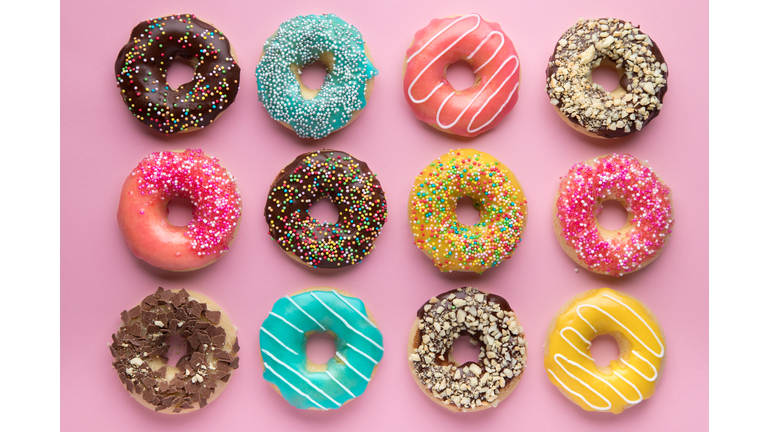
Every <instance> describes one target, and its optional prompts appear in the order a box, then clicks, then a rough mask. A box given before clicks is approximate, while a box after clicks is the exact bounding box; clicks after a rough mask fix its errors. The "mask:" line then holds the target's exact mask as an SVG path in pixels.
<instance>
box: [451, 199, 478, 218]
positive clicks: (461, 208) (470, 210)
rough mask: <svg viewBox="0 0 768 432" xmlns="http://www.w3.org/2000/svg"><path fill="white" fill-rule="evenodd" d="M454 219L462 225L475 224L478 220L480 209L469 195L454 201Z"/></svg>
mask: <svg viewBox="0 0 768 432" xmlns="http://www.w3.org/2000/svg"><path fill="white" fill-rule="evenodd" d="M456 219H457V220H458V221H459V223H461V224H463V225H475V224H476V223H478V222H480V209H479V208H478V206H477V205H476V204H475V201H474V200H472V198H470V197H466V196H465V197H463V198H461V199H459V200H458V201H456Z"/></svg>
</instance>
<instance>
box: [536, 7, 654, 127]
mask: <svg viewBox="0 0 768 432" xmlns="http://www.w3.org/2000/svg"><path fill="white" fill-rule="evenodd" d="M601 19H609V18H598V19H596V21H600V20H601ZM618 22H619V24H620V25H624V23H625V21H623V20H621V19H619V20H618ZM630 24H631V23H630ZM634 27H636V28H637V29H640V26H639V25H635V26H634ZM568 30H570V29H568ZM594 33H598V34H599V33H600V29H599V28H597V27H595V29H594V30H593V31H592V32H590V33H585V34H584V36H583V37H584V38H585V39H586V38H587V37H591V36H592V34H594ZM566 34H567V31H566V33H563V34H562V35H561V36H560V38H558V41H559V40H560V39H562V38H564V37H566ZM638 34H644V35H646V36H647V37H648V39H649V40H650V41H651V42H652V44H653V45H652V46H646V48H647V49H650V51H651V53H652V54H653V55H654V56H655V57H656V61H658V62H659V63H666V61H665V60H664V56H663V55H662V54H661V50H660V49H659V46H658V45H657V44H656V42H655V41H654V40H653V39H652V38H651V37H650V36H649V35H647V34H645V33H643V31H642V30H641V31H640V32H639V33H638ZM557 47H558V43H557V42H555V49H554V50H552V55H551V56H550V57H549V62H548V63H547V70H546V74H547V76H546V80H547V81H549V79H550V77H551V76H552V75H553V74H555V73H556V72H557V68H558V66H557V65H555V64H554V62H555V55H556V54H557ZM597 56H600V54H599V53H598V54H597ZM603 57H604V58H606V59H608V60H610V59H609V58H607V57H605V56H603ZM668 76H669V72H663V77H664V79H665V80H667V77H668ZM619 85H620V86H621V87H622V88H623V89H624V90H627V87H628V85H629V80H628V78H627V74H626V72H624V70H623V67H622V74H621V77H620V78H619ZM667 88H668V85H667V84H665V85H664V87H662V88H661V89H660V90H659V91H658V92H657V93H656V97H657V98H658V99H659V103H662V104H663V103H664V95H665V94H666V93H667ZM558 109H559V108H558ZM560 112H563V111H562V110H561V111H560ZM660 112H661V110H659V109H654V110H652V111H650V115H649V116H648V118H647V119H645V121H643V127H645V126H647V125H648V124H649V123H650V122H651V120H653V119H654V118H656V117H657V116H658V115H659V113H660ZM563 114H564V115H565V116H566V117H567V118H568V120H570V121H571V122H572V123H574V124H577V125H579V126H583V125H582V124H581V123H580V122H579V120H578V119H577V118H576V117H574V116H571V115H569V114H568V113H565V112H563ZM590 132H592V133H595V134H597V135H599V136H601V137H605V138H621V137H625V136H628V135H631V134H633V133H635V132H637V129H636V128H635V127H634V126H632V129H631V131H630V132H629V133H627V132H624V130H623V129H621V130H619V129H616V130H615V131H612V130H610V129H608V128H602V129H601V130H599V131H592V130H590Z"/></svg>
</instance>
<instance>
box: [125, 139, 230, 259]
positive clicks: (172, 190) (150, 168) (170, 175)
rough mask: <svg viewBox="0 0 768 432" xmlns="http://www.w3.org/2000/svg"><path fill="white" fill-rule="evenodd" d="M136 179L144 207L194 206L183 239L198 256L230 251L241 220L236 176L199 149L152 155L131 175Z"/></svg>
mask: <svg viewBox="0 0 768 432" xmlns="http://www.w3.org/2000/svg"><path fill="white" fill-rule="evenodd" d="M131 174H132V175H133V176H136V177H137V180H136V181H137V182H138V189H139V191H140V193H141V195H143V196H146V197H147V200H148V202H147V205H148V206H149V205H152V204H154V203H157V202H168V201H170V200H172V199H174V198H178V197H182V198H187V199H189V200H190V201H191V202H192V204H193V205H194V206H195V208H194V210H193V211H192V220H191V221H190V222H189V225H187V232H186V233H184V235H185V236H187V237H189V239H190V242H189V247H190V248H192V249H193V250H195V251H197V254H198V255H200V256H204V255H210V254H217V253H218V254H221V253H224V252H225V251H226V250H227V249H229V247H228V244H229V243H230V242H231V241H232V238H233V237H234V235H235V230H236V227H237V222H238V220H239V219H240V212H241V202H240V192H239V191H238V189H237V185H236V184H235V177H234V176H232V174H230V173H229V171H227V170H226V169H225V168H224V167H222V166H221V165H219V161H218V159H216V158H213V157H209V156H206V155H205V154H204V153H203V151H202V150H192V149H188V150H185V151H183V152H173V151H165V152H157V153H152V154H150V155H149V156H147V157H146V158H144V160H142V161H141V163H139V166H138V167H136V169H135V170H134V171H133V172H132V173H131Z"/></svg>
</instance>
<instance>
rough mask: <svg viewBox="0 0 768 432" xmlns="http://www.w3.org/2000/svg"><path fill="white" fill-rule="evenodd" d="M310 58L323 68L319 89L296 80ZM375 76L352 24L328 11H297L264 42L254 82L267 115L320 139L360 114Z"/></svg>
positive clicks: (368, 57) (310, 60)
mask: <svg viewBox="0 0 768 432" xmlns="http://www.w3.org/2000/svg"><path fill="white" fill-rule="evenodd" d="M316 61H320V62H321V63H323V64H324V65H325V68H326V70H327V71H328V74H327V75H326V77H325V83H324V84H323V86H322V87H321V88H320V89H319V90H313V89H310V88H307V86H305V85H304V83H303V82H302V81H301V70H302V68H304V67H305V66H308V65H310V64H312V63H314V62H316ZM378 74H379V71H378V70H377V69H376V68H375V67H373V60H372V58H371V54H370V51H369V50H368V45H366V44H365V42H364V41H363V36H362V35H361V34H360V32H359V31H358V30H357V29H356V28H355V27H354V26H353V25H351V24H347V23H346V22H345V21H344V20H342V19H341V18H339V17H338V16H336V15H334V14H326V15H302V16H297V17H295V18H292V19H290V20H288V21H285V22H283V23H282V24H280V27H279V28H278V29H277V31H276V32H275V33H274V34H272V36H270V37H269V39H267V41H266V42H265V43H264V48H263V50H262V52H261V58H260V60H259V65H258V66H257V67H256V82H257V84H258V88H259V100H261V102H262V103H263V104H264V108H266V109H267V112H269V115H270V116H271V117H272V118H273V119H275V120H277V121H278V122H280V124H282V125H283V126H285V127H287V128H288V129H292V130H293V131H294V132H296V134H297V135H298V136H300V137H302V138H314V139H320V138H324V137H326V136H327V135H329V134H331V133H333V132H336V131H337V130H339V129H341V128H343V127H345V126H347V125H348V124H350V123H352V121H353V120H354V119H356V118H357V116H358V115H360V113H361V112H362V110H363V108H365V105H366V104H367V102H368V99H369V98H370V97H371V91H372V90H373V77H375V76H376V75H378Z"/></svg>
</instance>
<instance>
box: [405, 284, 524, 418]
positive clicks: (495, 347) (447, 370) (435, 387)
mask: <svg viewBox="0 0 768 432" xmlns="http://www.w3.org/2000/svg"><path fill="white" fill-rule="evenodd" d="M416 315H417V318H416V321H414V323H413V327H412V328H411V334H410V336H409V337H408V362H409V364H410V367H411V373H412V375H413V378H414V379H415V380H416V384H418V386H419V388H420V389H421V390H422V391H423V392H424V394H426V395H427V397H428V398H429V399H430V400H432V401H434V402H436V403H437V404H439V405H440V406H442V407H444V408H447V409H449V410H451V411H454V412H473V411H481V410H484V409H487V408H490V407H494V408H495V407H496V406H497V405H498V404H499V403H500V402H501V401H502V400H504V398H506V397H507V396H509V395H510V394H511V393H512V391H513V390H514V389H515V387H517V384H518V383H519V382H520V379H521V378H522V376H523V371H524V370H525V369H524V368H525V367H526V360H527V355H526V352H525V350H526V346H527V343H526V340H525V333H524V332H523V327H522V326H521V325H520V322H519V320H518V319H517V316H516V315H515V312H514V311H513V310H512V308H510V307H509V303H507V301H506V300H504V299H503V298H502V297H499V296H497V295H495V294H489V293H486V292H483V291H480V290H478V289H477V288H472V287H462V288H459V289H455V290H452V291H448V292H445V293H443V294H440V295H439V296H436V297H432V298H431V299H429V301H427V302H426V303H424V305H423V306H422V307H420V308H419V310H418V312H417V313H416ZM460 336H469V337H470V338H471V340H472V341H473V343H479V344H480V355H479V358H478V362H472V361H470V362H466V363H464V364H461V365H460V364H458V362H456V359H455V358H454V357H453V351H452V347H453V341H455V340H456V339H457V338H458V337H460Z"/></svg>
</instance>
